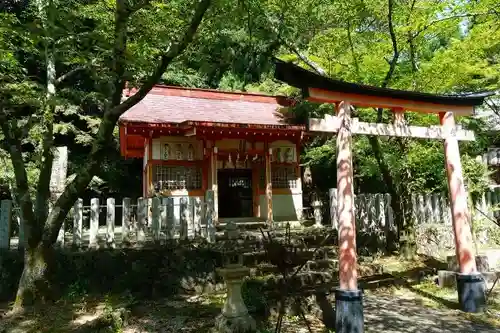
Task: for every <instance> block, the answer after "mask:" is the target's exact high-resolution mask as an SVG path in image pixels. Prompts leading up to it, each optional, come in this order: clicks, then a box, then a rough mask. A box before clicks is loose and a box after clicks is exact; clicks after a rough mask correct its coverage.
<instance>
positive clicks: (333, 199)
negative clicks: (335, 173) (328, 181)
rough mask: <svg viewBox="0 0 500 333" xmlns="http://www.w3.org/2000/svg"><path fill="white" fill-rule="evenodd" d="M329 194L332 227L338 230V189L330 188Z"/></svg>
mask: <svg viewBox="0 0 500 333" xmlns="http://www.w3.org/2000/svg"><path fill="white" fill-rule="evenodd" d="M328 196H329V198H330V223H331V224H332V228H333V229H335V230H337V229H338V227H339V224H338V220H337V189H336V188H331V189H329V190H328Z"/></svg>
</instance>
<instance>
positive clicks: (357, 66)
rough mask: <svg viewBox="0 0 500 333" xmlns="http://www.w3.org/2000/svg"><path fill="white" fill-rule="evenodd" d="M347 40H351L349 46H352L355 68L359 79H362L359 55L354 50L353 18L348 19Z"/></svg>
mask: <svg viewBox="0 0 500 333" xmlns="http://www.w3.org/2000/svg"><path fill="white" fill-rule="evenodd" d="M347 40H348V41H349V47H350V48H351V54H352V60H353V61H354V69H355V71H356V76H357V78H358V80H360V79H361V75H360V72H359V63H358V57H356V52H355V51H354V43H353V41H352V35H351V20H348V21H347Z"/></svg>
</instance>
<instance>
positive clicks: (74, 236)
mask: <svg viewBox="0 0 500 333" xmlns="http://www.w3.org/2000/svg"><path fill="white" fill-rule="evenodd" d="M213 214H214V209H213V192H212V191H207V195H206V197H205V200H202V198H200V197H197V198H195V197H187V196H186V197H165V198H161V199H160V198H149V199H146V198H139V199H138V200H137V202H132V201H131V199H130V198H124V199H123V201H122V203H121V205H117V204H116V202H115V199H114V198H108V199H107V200H106V202H105V203H103V202H100V200H99V199H91V200H90V205H88V206H86V205H84V202H83V200H82V199H79V200H77V202H76V203H75V205H74V206H73V208H72V210H71V212H70V214H68V217H67V218H66V220H65V223H64V224H63V227H62V228H61V231H60V232H59V236H58V244H59V245H60V246H74V247H90V248H98V247H108V248H114V247H116V246H117V245H119V244H123V243H124V242H129V243H141V242H148V241H154V242H160V241H165V240H170V239H188V238H194V237H203V238H206V239H207V240H208V241H209V242H213V241H215V227H214V223H213ZM16 216H17V217H18V216H19V212H18V211H17V210H16V209H15V208H13V207H12V202H11V201H9V200H3V201H2V203H1V211H0V249H8V248H16V247H24V246H23V244H24V241H25V239H24V238H25V237H24V227H23V222H22V219H21V218H19V217H18V218H16ZM14 223H16V224H17V227H18V231H17V235H16V236H17V237H12V234H13V233H12V232H11V228H12V226H13V225H14Z"/></svg>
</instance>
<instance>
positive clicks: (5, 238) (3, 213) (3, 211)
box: [0, 200, 12, 250]
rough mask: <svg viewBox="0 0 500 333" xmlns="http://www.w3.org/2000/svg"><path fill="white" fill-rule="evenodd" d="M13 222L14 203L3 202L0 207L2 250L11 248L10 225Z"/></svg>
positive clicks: (0, 240) (0, 247)
mask: <svg viewBox="0 0 500 333" xmlns="http://www.w3.org/2000/svg"><path fill="white" fill-rule="evenodd" d="M11 220H12V201H11V200H2V203H1V205H0V249H1V250H8V249H9V248H10V223H11Z"/></svg>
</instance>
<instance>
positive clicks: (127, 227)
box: [122, 198, 132, 242]
mask: <svg viewBox="0 0 500 333" xmlns="http://www.w3.org/2000/svg"><path fill="white" fill-rule="evenodd" d="M131 212H132V209H131V205H130V198H123V200H122V241H123V242H128V241H130V231H131V229H132V225H131V224H132V223H131V219H130V217H131Z"/></svg>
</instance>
